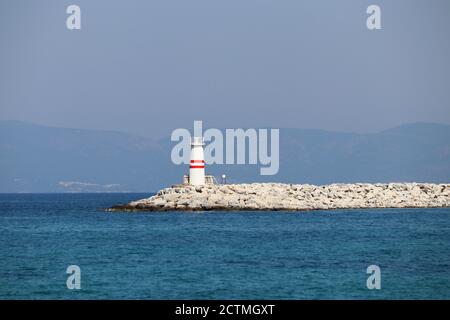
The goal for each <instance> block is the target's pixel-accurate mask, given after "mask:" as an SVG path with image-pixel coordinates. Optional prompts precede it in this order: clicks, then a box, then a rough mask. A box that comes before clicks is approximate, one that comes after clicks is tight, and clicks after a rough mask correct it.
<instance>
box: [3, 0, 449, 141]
mask: <svg viewBox="0 0 450 320" xmlns="http://www.w3.org/2000/svg"><path fill="white" fill-rule="evenodd" d="M23 2H26V5H23ZM23 2H22V1H11V0H5V1H2V2H1V3H0V46H1V47H2V50H1V51H0V70H2V72H1V73H0V120H13V119H15V120H21V121H28V122H31V123H38V124H42V125H47V126H56V127H63V128H68V127H72V128H81V129H102V130H114V131H122V132H129V133H132V134H138V135H141V136H145V137H155V138H160V137H165V136H167V135H169V134H170V132H171V131H172V130H173V129H175V128H179V127H183V128H191V127H192V124H193V120H196V119H200V120H203V121H204V123H205V125H206V126H207V127H215V128H240V127H245V128H256V127H272V128H314V129H323V130H329V131H337V132H356V133H368V132H380V131H382V130H385V129H388V128H392V127H396V126H398V125H401V124H405V123H415V122H432V123H445V124H450V111H449V109H450V108H449V106H450V90H449V87H448V86H449V83H450V64H449V63H448V57H449V56H450V37H449V36H448V30H449V23H450V21H448V19H447V12H449V11H450V2H449V1H445V0H436V1H433V5H430V3H429V2H428V1H424V0H415V1H405V0H400V1H395V2H393V1H381V0H378V1H376V4H378V5H379V6H380V7H381V12H382V30H375V31H370V30H368V29H367V28H366V18H367V14H366V8H367V6H368V5H370V4H372V2H373V1H366V0H364V1H359V0H347V1H339V2H335V1H333V2H332V1H301V2H300V1H292V0H287V1H283V3H282V4H280V3H279V2H273V1H269V0H263V1H256V0H245V1H238V0H230V1H216V2H211V1H206V0H192V1H189V2H186V1H181V0H174V1H170V2H167V1H163V0H154V1H114V2H111V1H95V2H93V1H86V0H77V1H75V2H73V1H65V0H64V1H58V2H55V1H49V0H44V1H39V2H37V1H23ZM73 3H75V4H77V5H79V6H80V7H81V10H82V28H81V30H68V29H67V28H66V25H65V22H66V18H67V16H68V15H67V14H66V12H65V11H66V8H67V6H68V5H70V4H73Z"/></svg>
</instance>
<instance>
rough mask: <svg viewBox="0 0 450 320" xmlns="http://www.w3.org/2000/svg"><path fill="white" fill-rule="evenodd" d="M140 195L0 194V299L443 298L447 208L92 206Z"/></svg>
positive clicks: (449, 223)
mask: <svg viewBox="0 0 450 320" xmlns="http://www.w3.org/2000/svg"><path fill="white" fill-rule="evenodd" d="M150 195H151V194H136V193H133V194H132V193H117V194H113V193H109V194H108V193H105V194H100V193H96V194H92V193H91V194H0V299H450V209H449V208H443V209H376V210H369V209H366V210H330V211H303V212H301V211H299V212H282V211H273V212H195V213H193V212H189V213H187V212H164V213H148V212H147V213H143V212H140V213H129V212H123V213H119V212H114V213H112V212H106V211H105V210H104V209H105V208H108V207H110V206H112V205H115V204H121V203H127V202H129V201H131V200H137V199H141V198H145V197H149V196H150ZM73 265H75V266H77V267H78V268H79V273H77V276H78V275H79V277H78V278H77V280H76V281H77V283H78V284H79V289H77V288H74V287H73V283H75V282H73V281H72V280H73V279H74V278H73V276H74V274H73V273H72V272H73V271H72V270H73V269H70V268H69V266H73ZM369 266H375V267H369ZM68 268H69V273H68ZM373 268H378V269H377V270H378V271H373V270H374V269H373ZM375 276H376V277H377V278H376V282H377V283H378V284H379V289H377V288H373V284H374V283H375V282H373V281H375V280H373V279H374V278H373V277H375ZM69 278H70V279H71V280H70V281H68V279H69ZM368 279H369V281H368ZM78 280H79V281H78ZM68 282H69V285H68ZM368 282H369V286H368ZM70 284H72V286H71V285H70ZM370 284H372V285H370Z"/></svg>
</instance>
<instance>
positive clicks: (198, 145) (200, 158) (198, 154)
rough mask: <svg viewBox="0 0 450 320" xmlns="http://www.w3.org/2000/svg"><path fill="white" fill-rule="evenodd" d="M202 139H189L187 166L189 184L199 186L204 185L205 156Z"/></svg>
mask: <svg viewBox="0 0 450 320" xmlns="http://www.w3.org/2000/svg"><path fill="white" fill-rule="evenodd" d="M203 145H204V143H203V138H202V137H193V138H192V139H191V163H190V166H189V184H191V185H194V186H201V185H204V184H205V156H204V154H203Z"/></svg>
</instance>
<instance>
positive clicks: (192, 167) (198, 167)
mask: <svg viewBox="0 0 450 320" xmlns="http://www.w3.org/2000/svg"><path fill="white" fill-rule="evenodd" d="M190 168H191V169H204V168H205V166H190Z"/></svg>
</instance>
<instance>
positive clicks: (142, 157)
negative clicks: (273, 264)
mask: <svg viewBox="0 0 450 320" xmlns="http://www.w3.org/2000/svg"><path fill="white" fill-rule="evenodd" d="M174 144H175V143H173V142H171V141H170V138H169V137H167V138H166V139H162V140H158V141H154V140H151V139H148V138H143V137H138V136H133V135H130V134H127V133H121V132H113V131H97V130H81V129H67V128H54V127H46V126H41V125H35V124H30V123H24V122H18V121H0V192H115V191H120V192H123V191H145V192H151V191H156V190H158V189H160V188H162V187H165V186H168V185H171V184H174V183H179V182H181V180H182V175H183V174H184V173H186V172H187V170H188V169H187V166H185V165H180V166H177V165H174V164H172V162H171V159H170V152H171V148H172V146H174ZM259 168H260V167H259V166H258V165H211V166H207V172H208V174H213V175H216V176H220V175H221V174H222V173H225V174H227V176H228V182H253V181H275V182H288V183H312V184H325V183H333V182H388V181H409V182H412V181H416V182H447V183H448V182H450V125H442V124H429V123H415V124H406V125H402V126H399V127H395V128H392V129H389V130H385V131H382V132H379V133H372V134H355V133H341V132H329V131H323V130H306V129H280V169H279V173H278V174H277V175H274V176H261V175H259Z"/></svg>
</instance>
